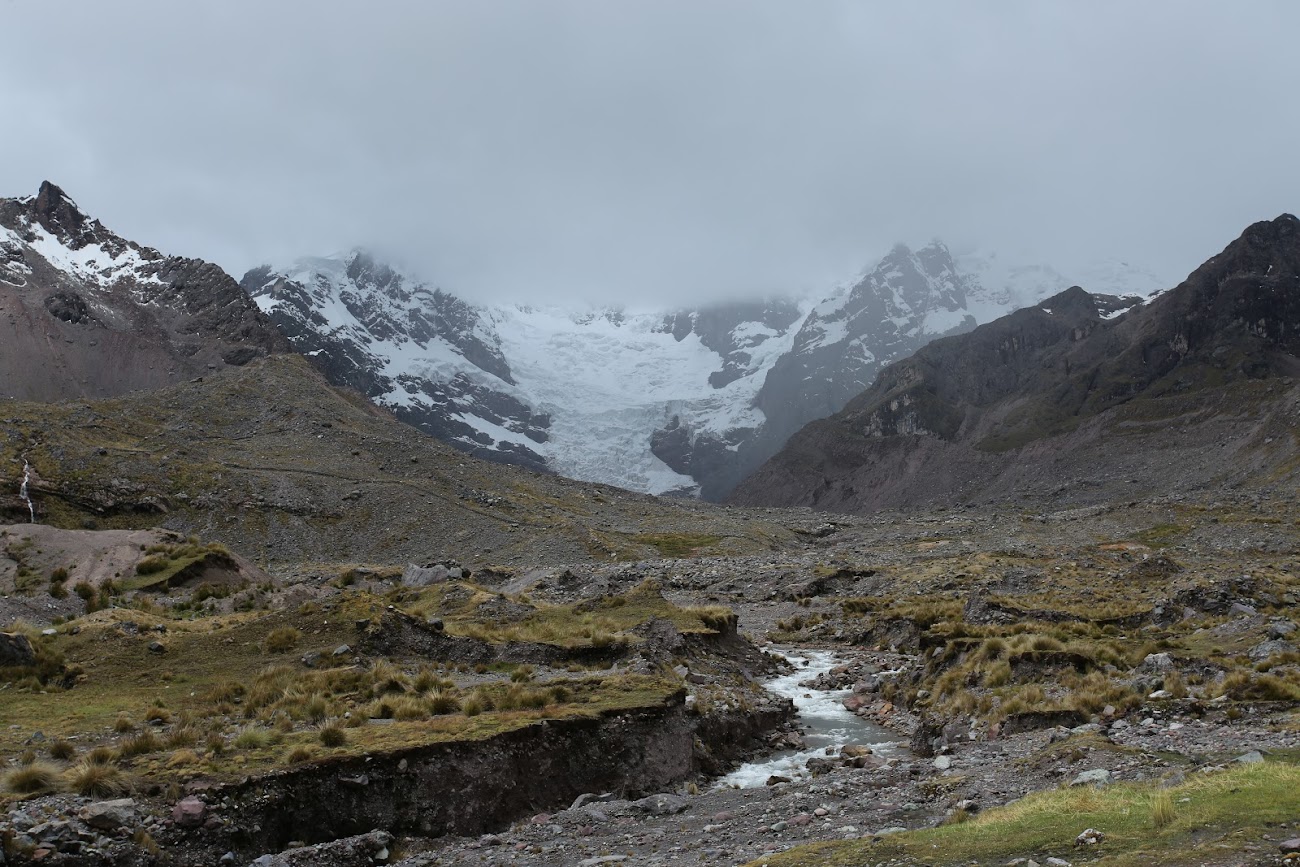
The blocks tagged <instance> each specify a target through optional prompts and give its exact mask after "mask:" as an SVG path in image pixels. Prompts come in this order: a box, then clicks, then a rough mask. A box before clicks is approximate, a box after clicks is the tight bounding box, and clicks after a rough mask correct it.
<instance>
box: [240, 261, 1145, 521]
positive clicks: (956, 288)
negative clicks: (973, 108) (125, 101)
mask: <svg viewBox="0 0 1300 867" xmlns="http://www.w3.org/2000/svg"><path fill="white" fill-rule="evenodd" d="M242 285H243V286H244V288H245V290H246V291H248V293H249V294H250V295H252V296H253V298H254V300H255V301H256V302H257V304H258V306H259V307H260V308H261V309H262V310H263V311H264V312H265V313H266V314H267V315H269V316H270V318H271V319H272V320H273V321H274V322H276V323H277V324H279V325H280V327H281V329H282V330H283V331H284V332H285V334H286V335H287V336H288V337H289V339H290V340H291V341H292V342H293V343H294V345H295V347H296V348H297V349H299V350H300V351H302V352H304V353H306V354H308V355H311V356H313V357H314V358H316V360H317V362H318V364H319V365H320V367H321V369H322V370H324V371H325V373H326V374H327V375H328V376H329V377H330V378H331V379H332V380H333V381H334V382H337V383H340V384H347V385H351V386H354V387H356V388H358V389H360V390H361V391H362V392H364V393H365V394H367V395H368V396H369V397H371V399H373V400H375V401H376V402H377V403H379V404H381V405H383V406H386V407H388V408H390V409H391V410H392V411H393V412H395V413H396V414H397V416H398V417H399V418H401V419H403V420H404V421H406V422H408V423H410V424H412V425H415V426H416V427H419V428H421V429H422V430H425V431H427V432H429V433H431V434H434V435H435V436H438V437H440V438H442V439H445V440H447V441H448V442H451V443H452V444H454V445H456V446H458V447H460V448H462V449H464V450H466V451H468V452H471V453H473V454H476V455H479V456H481V457H489V458H493V459H496V460H502V461H507V462H511V463H520V464H524V465H527V466H531V467H534V468H537V469H545V470H549V471H553V472H556V473H560V474H562V475H565V476H569V477H572V478H576V479H581V480H585V481H599V482H606V483H609V484H614V485H619V486H621V487H625V488H629V489H632V490H637V491H644V492H648V493H656V494H662V493H670V492H671V493H688V494H695V495H700V496H703V497H705V498H708V499H718V498H721V497H722V496H724V495H725V494H726V493H727V492H728V491H729V490H730V489H731V488H732V487H734V485H736V484H737V483H738V482H739V481H740V480H741V479H742V478H744V476H745V475H746V474H748V473H749V472H750V471H752V470H753V469H754V468H756V467H757V466H758V465H759V464H761V463H762V462H763V461H764V460H766V459H767V458H768V457H770V456H771V455H772V454H774V453H775V452H776V451H777V450H778V449H779V448H780V447H781V446H782V445H783V444H784V442H785V440H786V439H787V438H788V437H789V436H790V435H791V434H793V433H794V432H795V431H796V430H798V429H799V428H800V427H802V426H803V425H805V424H807V423H808V422H809V421H812V420H814V419H817V418H821V417H824V416H827V415H830V414H831V413H834V412H837V411H838V410H839V409H841V408H843V406H844V404H845V403H847V402H848V400H849V399H851V398H852V397H854V396H855V395H857V394H858V393H859V392H861V391H862V390H863V389H864V388H866V387H867V386H868V385H870V384H871V382H872V380H873V379H874V378H875V375H876V373H877V372H878V371H879V369H880V368H881V367H882V366H883V365H885V364H888V363H889V362H891V361H895V360H898V359H900V358H903V357H905V356H907V355H910V354H911V353H912V352H914V351H916V349H918V348H920V347H921V346H923V345H924V344H925V343H927V342H929V341H930V340H932V339H934V338H936V337H939V336H942V335H946V334H954V333H958V332H961V331H966V330H970V329H971V328H974V327H975V325H976V324H977V323H982V322H986V321H989V320H991V319H993V318H996V317H997V316H1000V315H1003V314H1004V313H1006V312H1008V311H1010V310H1012V309H1015V308H1016V307H1020V306H1025V305H1027V304H1032V303H1034V302H1036V301H1038V300H1039V299H1041V298H1043V297H1046V296H1048V295H1050V294H1053V293H1055V292H1057V291H1059V290H1060V289H1062V288H1064V287H1065V286H1068V285H1069V281H1068V280H1067V279H1066V278H1065V277H1063V276H1061V275H1060V274H1058V273H1057V272H1055V271H1053V270H1052V269H1050V268H1043V267H1038V268H1034V267H1030V268H1021V267H1007V266H1004V265H1003V264H1002V263H1001V262H997V261H996V260H995V259H994V258H989V257H980V256H975V255H972V256H969V257H965V258H963V259H962V260H961V261H956V260H954V258H953V257H952V255H951V254H950V253H949V251H948V249H947V248H946V247H945V246H944V245H943V244H942V243H939V242H934V243H931V244H929V245H927V246H925V247H922V248H920V249H917V250H912V249H910V248H908V247H906V246H903V245H899V246H897V247H895V248H894V249H893V250H892V251H891V252H890V253H889V254H888V255H887V256H886V257H885V258H884V259H882V260H881V261H880V263H879V264H877V265H876V266H875V267H874V268H872V269H869V270H868V271H867V272H866V273H864V274H863V275H862V276H861V277H860V278H859V279H857V280H855V281H852V282H850V283H847V284H845V285H843V286H841V287H838V288H837V289H836V290H835V291H834V292H832V293H831V294H830V295H829V296H827V297H824V298H820V299H819V298H816V297H803V298H787V299H776V300H769V301H761V302H745V303H733V304H720V305H715V306H710V307H706V308H701V309H698V310H689V311H638V312H632V311H626V310H615V309H603V310H590V309H586V310H573V309H562V308H545V307H540V308H539V307H525V306H510V305H488V306H475V305H471V304H468V303H466V302H464V301H462V300H460V299H458V298H456V297H455V296H453V295H450V294H448V293H447V292H445V291H442V290H439V289H436V288H433V287H432V286H430V285H428V284H426V283H423V282H421V281H420V280H418V279H416V278H414V277H412V276H411V275H409V274H402V273H400V272H398V271H397V270H395V269H393V268H391V267H389V266H386V265H383V264H381V263H378V262H376V261H375V260H374V259H373V258H372V257H371V256H369V255H368V254H366V253H365V252H363V251H352V252H349V253H346V254H341V255H337V256H332V257H328V258H313V259H303V260H300V261H298V262H296V263H293V264H292V265H290V266H287V267H284V268H275V267H271V266H265V267H262V268H257V269H254V270H253V271H250V272H249V273H248V274H247V275H245V277H244V279H243V281H242ZM1147 288H1149V287H1148V286H1147V285H1146V283H1145V282H1142V283H1141V285H1135V286H1134V287H1133V291H1134V292H1135V293H1137V292H1143V291H1145V290H1146V289H1147Z"/></svg>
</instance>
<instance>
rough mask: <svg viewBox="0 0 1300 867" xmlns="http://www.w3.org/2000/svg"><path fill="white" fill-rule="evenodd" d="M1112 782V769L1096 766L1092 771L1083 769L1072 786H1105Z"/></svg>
mask: <svg viewBox="0 0 1300 867" xmlns="http://www.w3.org/2000/svg"><path fill="white" fill-rule="evenodd" d="M1109 782H1110V771H1108V770H1106V769H1105V768H1096V769H1094V770H1091V771H1083V772H1082V773H1080V774H1079V775H1078V776H1077V777H1075V778H1074V780H1073V781H1072V782H1071V783H1070V785H1071V786H1104V785H1105V784H1106V783H1109Z"/></svg>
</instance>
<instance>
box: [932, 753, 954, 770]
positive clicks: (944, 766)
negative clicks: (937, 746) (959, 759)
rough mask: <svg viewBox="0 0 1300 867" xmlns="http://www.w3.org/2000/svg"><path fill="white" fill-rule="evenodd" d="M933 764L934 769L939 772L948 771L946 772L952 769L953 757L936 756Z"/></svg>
mask: <svg viewBox="0 0 1300 867" xmlns="http://www.w3.org/2000/svg"><path fill="white" fill-rule="evenodd" d="M933 764H934V767H935V768H936V769H937V770H940V771H946V770H948V769H949V768H951V767H952V757H951V756H935V757H934V763H933Z"/></svg>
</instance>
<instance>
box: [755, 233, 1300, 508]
mask: <svg viewBox="0 0 1300 867" xmlns="http://www.w3.org/2000/svg"><path fill="white" fill-rule="evenodd" d="M1297 373H1300V221H1297V220H1296V218H1295V217H1293V216H1290V215H1284V216H1281V217H1279V218H1277V219H1276V220H1273V221H1271V222H1261V223H1257V224H1255V225H1253V226H1251V227H1250V228H1248V229H1247V230H1246V231H1245V233H1244V234H1243V235H1242V236H1241V237H1240V238H1239V239H1237V240H1236V241H1234V242H1233V243H1232V244H1230V245H1229V246H1228V247H1227V248H1226V249H1225V250H1224V251H1223V252H1222V253H1221V254H1219V255H1218V256H1215V257H1213V258H1212V259H1210V260H1209V261H1207V262H1206V263H1205V264H1204V265H1202V266H1201V267H1200V268H1198V269H1197V270H1196V271H1195V272H1193V273H1192V274H1191V276H1189V277H1188V278H1187V280H1186V281H1184V282H1183V283H1182V284H1180V285H1179V286H1178V287H1176V288H1175V289H1173V290H1170V291H1169V292H1167V293H1164V294H1162V295H1160V297H1158V298H1155V299H1154V300H1152V301H1150V302H1149V303H1146V304H1141V305H1131V303H1130V302H1128V301H1123V300H1121V299H1117V298H1115V297H1113V296H1097V295H1090V294H1089V293H1087V292H1085V291H1083V290H1082V289H1080V288H1078V287H1074V288H1071V289H1068V290H1066V291H1064V292H1062V293H1060V294H1058V295H1056V296H1054V297H1052V298H1050V299H1047V300H1045V301H1043V302H1041V303H1040V304H1038V305H1036V306H1034V307H1031V308H1028V309H1023V310H1018V311H1016V312H1015V313H1012V314H1011V315H1009V316H1006V317H1003V318H1001V319H998V320H996V321H994V322H991V323H989V324H987V325H984V326H981V327H979V328H977V329H975V330H974V331H973V332H971V333H970V334H967V335H962V336H959V337H953V338H950V339H946V340H939V341H936V342H934V343H931V344H930V345H929V346H927V347H925V348H924V349H921V350H920V351H918V352H917V353H916V354H915V355H914V356H912V357H911V358H908V359H906V360H904V361H901V362H898V363H896V364H893V365H891V366H889V367H887V368H885V369H884V370H883V371H882V372H881V374H880V376H879V377H878V378H877V379H876V382H875V384H874V385H873V386H872V387H871V388H870V389H869V390H867V391H866V392H864V393H863V394H862V395H860V396H859V397H857V398H856V399H854V400H853V401H852V402H851V403H850V404H849V405H848V406H847V407H845V409H844V410H843V411H842V412H840V413H839V414H837V415H835V416H833V417H831V418H828V419H825V420H823V421H819V422H815V423H813V424H811V425H809V426H808V427H806V428H805V429H804V430H802V431H801V432H800V433H799V434H798V435H797V436H795V437H793V438H792V439H791V441H790V442H789V444H788V445H787V446H786V448H785V449H784V450H783V451H782V452H781V453H779V454H778V455H777V456H775V457H774V458H773V459H772V460H771V461H769V462H768V463H767V464H766V465H764V466H763V467H762V468H761V469H760V470H759V471H758V472H757V473H756V474H755V475H754V476H752V477H751V478H750V479H748V480H746V482H745V483H744V484H743V485H741V486H740V487H739V488H738V489H737V490H736V491H735V493H734V495H733V497H732V500H733V502H736V503H743V504H750V505H754V504H764V505H812V506H815V507H818V508H823V509H831V510H844V511H864V510H873V509H879V508H887V507H892V506H904V505H916V504H922V503H966V502H981V501H988V500H992V499H1003V498H1011V499H1017V498H1023V497H1026V496H1044V497H1046V496H1051V497H1056V498H1061V497H1065V498H1072V499H1075V500H1078V501H1099V500H1102V499H1113V498H1116V497H1123V496H1126V495H1127V494H1126V492H1127V493H1137V492H1142V491H1148V492H1149V491H1168V490H1178V489H1189V488H1203V487H1206V486H1223V485H1233V486H1235V485H1241V484H1247V483H1250V484H1269V483H1277V484H1286V483H1288V480H1289V483H1291V484H1294V478H1295V473H1296V470H1297V466H1298V461H1297V450H1296V449H1297V439H1298V437H1300V384H1298V383H1297V379H1296V376H1297Z"/></svg>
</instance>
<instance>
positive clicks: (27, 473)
mask: <svg viewBox="0 0 1300 867" xmlns="http://www.w3.org/2000/svg"><path fill="white" fill-rule="evenodd" d="M31 480H32V465H31V464H29V463H27V458H23V483H22V486H21V487H19V488H18V496H19V497H20V498H22V501H23V502H24V503H26V504H27V514H28V516H29V517H30V518H31V522H32V523H33V524H35V523H36V505H35V504H34V503H33V502H32V498H31V495H30V494H28V493H27V483H28V482H30V481H31Z"/></svg>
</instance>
